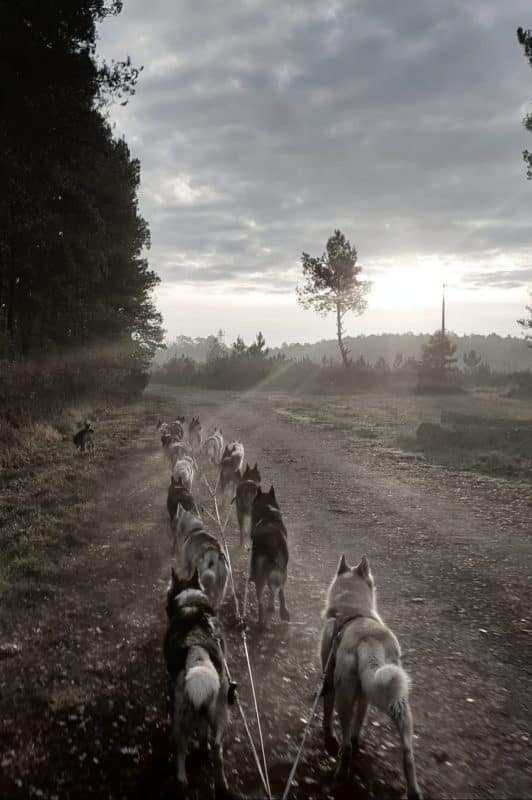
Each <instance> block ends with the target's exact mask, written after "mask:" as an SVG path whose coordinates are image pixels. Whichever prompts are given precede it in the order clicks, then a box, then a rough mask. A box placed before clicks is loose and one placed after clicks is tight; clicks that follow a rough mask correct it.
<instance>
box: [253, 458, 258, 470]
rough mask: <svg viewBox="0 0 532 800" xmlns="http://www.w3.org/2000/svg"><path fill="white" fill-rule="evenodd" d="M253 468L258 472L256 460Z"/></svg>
mask: <svg viewBox="0 0 532 800" xmlns="http://www.w3.org/2000/svg"><path fill="white" fill-rule="evenodd" d="M253 469H254V470H256V472H258V471H259V467H258V464H257V462H256V461H255V466H254V467H253Z"/></svg>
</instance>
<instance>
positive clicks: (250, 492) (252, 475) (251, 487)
mask: <svg viewBox="0 0 532 800" xmlns="http://www.w3.org/2000/svg"><path fill="white" fill-rule="evenodd" d="M259 485H260V472H259V469H258V467H257V462H255V466H254V467H253V468H252V467H250V466H249V464H246V469H245V470H244V474H243V475H242V479H241V481H240V483H239V484H238V485H237V487H236V495H235V497H234V500H235V502H236V516H237V519H238V527H239V530H240V547H243V546H244V542H245V541H248V540H249V538H250V535H251V515H252V511H253V501H254V499H255V495H256V494H257V487H258V486H259ZM231 502H233V501H231Z"/></svg>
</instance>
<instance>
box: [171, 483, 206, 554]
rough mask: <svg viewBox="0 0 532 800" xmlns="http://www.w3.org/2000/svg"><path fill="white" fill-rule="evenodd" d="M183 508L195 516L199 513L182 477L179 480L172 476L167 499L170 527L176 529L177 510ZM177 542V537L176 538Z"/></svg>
mask: <svg viewBox="0 0 532 800" xmlns="http://www.w3.org/2000/svg"><path fill="white" fill-rule="evenodd" d="M178 506H181V507H182V508H184V509H185V511H192V512H193V513H194V514H197V513H198V509H197V508H196V503H195V501H194V498H193V497H192V495H191V494H190V492H189V490H188V489H186V488H185V487H184V486H183V481H182V479H181V477H179V478H178V479H177V480H176V479H175V478H174V476H173V475H172V477H171V480H170V486H169V487H168V497H167V498H166V508H167V509H168V514H169V516H170V525H171V526H172V528H174V529H175V522H176V518H177V508H178ZM174 541H175V537H174Z"/></svg>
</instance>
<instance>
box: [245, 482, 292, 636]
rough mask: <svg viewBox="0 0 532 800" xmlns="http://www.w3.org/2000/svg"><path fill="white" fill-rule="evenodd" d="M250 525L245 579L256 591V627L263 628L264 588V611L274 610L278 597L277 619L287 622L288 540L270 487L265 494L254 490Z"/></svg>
mask: <svg viewBox="0 0 532 800" xmlns="http://www.w3.org/2000/svg"><path fill="white" fill-rule="evenodd" d="M251 524H252V528H251V569H250V575H249V580H250V581H251V582H253V583H254V584H255V590H256V592H257V604H258V607H259V627H262V626H263V625H264V608H263V603H262V593H263V591H264V589H265V587H266V586H268V589H269V590H270V602H269V605H268V611H269V612H270V613H272V612H273V611H274V610H275V596H276V595H277V594H278V595H279V616H280V617H281V619H283V620H285V621H286V622H288V621H289V620H290V614H289V613H288V609H287V607H286V600H285V596H284V587H285V583H286V577H287V567H288V544H287V538H288V537H287V533H286V528H285V526H284V523H283V518H282V516H281V511H280V510H279V503H278V502H277V498H276V497H275V489H274V488H273V486H272V487H271V488H270V491H269V492H263V491H262V490H261V488H260V486H259V487H258V488H257V493H256V495H255V499H254V501H253V510H252V519H251Z"/></svg>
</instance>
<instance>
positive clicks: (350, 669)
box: [321, 556, 421, 800]
mask: <svg viewBox="0 0 532 800" xmlns="http://www.w3.org/2000/svg"><path fill="white" fill-rule="evenodd" d="M324 618H325V625H324V628H323V631H322V636H321V660H322V666H323V668H324V669H325V665H326V664H327V659H328V658H329V654H330V652H331V647H332V648H334V649H333V653H332V656H331V659H330V661H329V667H328V669H327V675H326V679H325V685H324V689H323V710H324V713H323V733H324V738H325V747H326V749H327V750H328V752H329V753H331V754H332V755H335V754H336V752H337V750H338V743H337V741H336V738H335V736H334V733H333V710H334V708H335V707H336V710H337V712H338V716H339V718H340V724H341V728H342V743H341V760H340V764H339V767H338V772H337V775H338V777H340V778H344V777H346V776H347V775H348V773H349V769H350V764H351V755H352V751H353V749H356V748H357V746H358V741H359V736H360V731H361V728H362V725H363V723H364V718H365V716H366V710H367V707H368V704H371V705H373V706H376V707H377V708H379V709H381V711H385V712H386V713H387V714H388V715H389V716H390V717H391V719H392V720H393V722H394V723H395V725H396V727H397V730H398V731H399V736H400V738H401V745H402V748H403V766H404V772H405V777H406V785H407V796H408V800H421V792H420V790H419V786H418V784H417V781H416V770H415V766H414V753H413V750H412V733H413V723H412V713H411V711H410V705H409V702H408V693H409V684H410V681H409V677H408V675H407V673H406V672H405V671H404V669H403V668H402V666H401V650H400V647H399V642H398V641H397V639H396V637H395V636H394V634H393V633H392V631H391V630H390V629H389V628H388V627H386V625H385V624H384V622H383V621H382V619H381V618H380V616H379V614H378V613H377V606H376V601H375V584H374V582H373V576H372V574H371V572H370V568H369V562H368V560H367V558H366V556H364V557H363V558H362V560H361V562H360V564H358V566H356V567H349V566H348V565H347V562H346V560H345V556H342V557H341V559H340V563H339V564H338V569H337V572H336V575H335V577H334V579H333V581H332V583H331V585H330V587H329V592H328V595H327V605H326V607H325V612H324Z"/></svg>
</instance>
